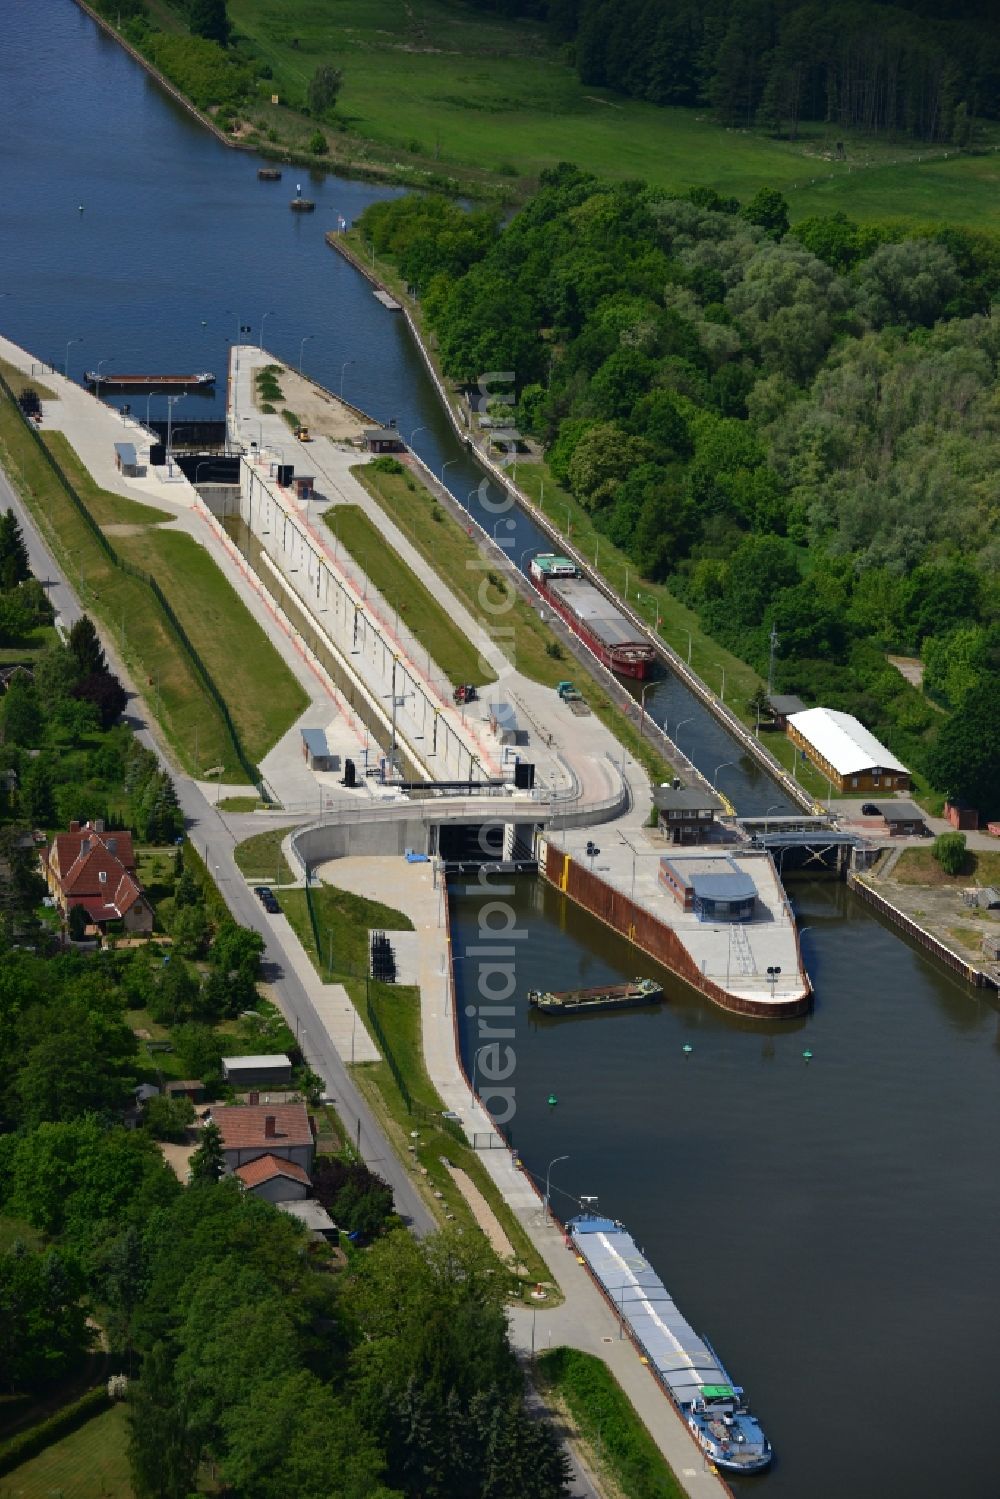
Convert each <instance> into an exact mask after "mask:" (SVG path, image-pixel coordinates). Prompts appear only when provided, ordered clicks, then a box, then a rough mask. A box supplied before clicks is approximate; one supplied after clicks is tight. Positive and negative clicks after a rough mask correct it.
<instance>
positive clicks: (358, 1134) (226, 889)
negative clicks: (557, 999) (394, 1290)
mask: <svg viewBox="0 0 1000 1499" xmlns="http://www.w3.org/2000/svg"><path fill="white" fill-rule="evenodd" d="M0 505H2V507H3V509H5V510H6V509H7V508H8V507H9V508H10V509H12V510H13V511H14V514H15V515H16V516H17V518H18V520H19V522H20V525H21V530H22V532H23V533H24V540H25V544H26V545H27V548H28V556H29V559H30V562H31V570H32V572H33V573H34V575H35V577H36V578H38V580H39V581H40V582H41V583H43V584H44V585H45V587H46V589H47V590H48V594H49V598H50V599H51V601H52V606H53V608H54V609H55V611H56V614H57V615H58V616H59V617H60V619H61V621H62V623H63V624H64V625H65V626H66V628H67V629H69V627H70V626H71V625H72V624H73V623H74V621H76V620H77V619H79V617H80V615H81V614H82V613H83V610H82V609H81V607H80V603H79V601H78V599H77V597H76V595H75V594H74V593H73V591H72V589H71V588H70V587H69V584H68V583H67V581H66V578H65V576H64V574H63V573H62V572H61V571H60V569H59V567H58V566H57V564H56V561H55V559H54V558H53V556H52V553H51V552H50V550H49V548H48V546H47V545H46V543H45V542H44V540H43V539H42V537H41V535H40V533H39V531H38V529H37V527H36V526H35V523H34V520H33V518H32V516H31V514H30V512H29V511H27V510H26V509H25V507H24V505H23V504H22V503H21V501H20V499H19V498H18V496H17V495H16V493H15V492H14V490H13V488H12V486H11V484H10V482H9V480H8V479H7V476H6V474H5V473H4V472H3V470H2V469H0ZM95 623H96V621H95ZM102 643H103V645H104V650H105V654H106V655H107V658H108V662H109V665H111V667H112V668H113V670H114V671H115V672H116V673H117V675H118V676H119V677H120V679H121V681H122V682H123V683H124V685H125V686H126V687H127V688H128V689H129V691H130V692H131V693H132V697H131V699H130V702H129V710H128V713H127V714H126V722H127V723H128V724H129V727H130V728H131V729H132V730H133V731H134V732H135V734H136V735H137V737H138V738H139V740H140V741H141V742H142V743H143V744H144V745H146V747H147V748H148V749H151V750H152V751H153V752H154V753H155V754H156V755H157V756H158V758H159V759H160V761H161V763H162V764H163V765H164V767H165V768H166V769H167V770H168V771H169V772H170V774H171V775H172V776H173V779H174V784H175V786H176V788H177V796H178V799H179V801H180V805H181V809H182V810H183V812H184V817H185V821H186V823H187V832H188V836H189V837H190V839H191V842H192V843H193V844H194V846H195V848H196V849H197V851H198V853H199V854H201V856H202V857H203V858H204V860H205V863H206V864H207V866H208V868H209V870H210V871H211V873H212V874H213V876H214V878H215V881H216V884H217V885H218V887H219V890H220V892H221V894H222V897H223V899H224V900H225V902H226V904H227V905H228V907H229V909H230V911H231V912H232V914H233V917H234V919H235V920H236V921H238V922H239V923H240V925H241V926H247V927H252V928H253V929H254V931H257V932H259V933H260V935H261V936H262V937H263V938H264V941H265V943H266V947H265V951H264V958H263V965H262V977H263V979H264V980H265V982H266V983H268V984H269V985H270V986H271V989H272V992H273V993H274V995H275V998H276V999H277V1001H278V1004H279V1005H280V1007H281V1010H282V1012H283V1014H284V1016H285V1019H286V1020H287V1021H288V1023H289V1025H290V1026H291V1027H292V1029H293V1030H296V1031H297V1032H302V1031H304V1032H305V1033H306V1036H307V1038H308V1047H307V1048H304V1049H305V1050H307V1053H308V1055H307V1060H308V1063H309V1065H310V1067H311V1068H312V1069H313V1071H314V1072H316V1073H318V1074H319V1076H320V1077H322V1078H323V1079H324V1081H325V1082H326V1090H327V1094H328V1095H329V1097H330V1098H331V1099H332V1100H333V1101H334V1104H335V1106H336V1109H337V1112H338V1114H339V1115H340V1118H341V1119H342V1121H343V1123H344V1127H345V1128H346V1129H347V1130H348V1131H349V1132H350V1134H351V1138H352V1139H353V1140H354V1142H355V1144H356V1145H358V1146H359V1148H360V1151H361V1154H362V1156H363V1158H364V1160H365V1162H366V1163H367V1164H368V1165H369V1166H370V1167H371V1169H372V1170H373V1171H377V1172H378V1174H379V1175H380V1176H381V1177H383V1178H384V1179H385V1180H386V1181H387V1182H388V1183H389V1185H390V1186H391V1187H392V1190H393V1195H394V1197H395V1201H396V1211H397V1212H398V1213H399V1215H400V1217H401V1218H402V1219H403V1221H404V1222H405V1223H407V1224H408V1225H409V1226H410V1227H411V1228H412V1229H413V1231H414V1233H416V1234H417V1235H420V1236H422V1235H424V1234H428V1233H431V1232H433V1230H434V1229H435V1227H436V1225H435V1222H434V1219H433V1217H432V1215H431V1213H430V1210H429V1209H428V1208H427V1207H425V1205H424V1203H423V1201H422V1199H421V1198H420V1195H419V1194H418V1192H417V1190H416V1188H415V1187H414V1185H413V1183H412V1181H411V1180H410V1178H409V1176H408V1174H407V1172H406V1169H405V1167H404V1166H403V1164H402V1163H401V1161H400V1160H399V1158H398V1157H397V1156H396V1154H395V1152H394V1151H393V1149H392V1147H391V1145H390V1144H389V1141H388V1139H387V1138H386V1136H385V1134H384V1133H383V1131H382V1129H381V1127H380V1125H379V1124H378V1122H377V1121H376V1119H375V1116H374V1114H373V1113H372V1111H371V1109H370V1108H369V1107H368V1104H367V1103H366V1102H365V1100H364V1098H363V1097H362V1096H361V1094H360V1092H359V1091H358V1089H357V1087H356V1086H355V1084H354V1082H353V1081H352V1080H351V1078H350V1077H349V1075H348V1073H347V1069H346V1068H345V1066H344V1064H343V1062H342V1061H341V1059H340V1057H339V1055H338V1053H337V1051H336V1049H335V1047H334V1045H333V1043H332V1041H330V1039H329V1037H328V1036H327V1033H326V1031H325V1029H324V1027H323V1024H322V1022H321V1021H320V1018H319V1016H318V1014H317V1013H316V1010H315V1008H314V1007H313V1004H312V1001H311V1000H310V998H309V995H308V994H307V992H306V990H305V988H304V987H303V985H302V983H301V982H300V980H299V978H298V977H297V975H296V973H295V970H294V969H293V967H292V965H291V963H290V962H289V961H288V957H287V954H286V953H285V951H284V948H283V946H282V943H281V940H280V938H279V937H278V936H277V935H276V933H275V932H274V931H273V930H272V929H271V928H270V927H269V925H268V924H267V922H266V920H265V918H264V913H263V911H262V909H261V907H260V904H259V902H258V900H257V898H256V896H255V895H254V894H253V892H252V891H251V890H250V888H249V887H248V885H247V883H246V880H245V878H244V876H243V875H242V873H241V872H240V870H239V869H238V868H237V865H236V861H235V859H234V858H233V848H234V843H233V839H232V837H231V835H230V833H229V832H228V830H227V828H226V826H225V824H224V822H223V821H222V818H221V817H220V816H219V814H218V813H217V812H216V810H215V808H214V807H212V806H211V805H210V803H209V802H208V801H207V800H206V799H205V797H204V796H203V795H202V793H201V791H200V789H199V788H198V786H197V785H196V784H195V782H194V781H192V780H190V779H189V778H188V777H187V776H185V775H181V774H180V773H179V772H178V771H177V770H176V769H175V767H174V766H173V764H172V763H171V762H170V761H169V760H168V758H167V756H166V754H165V752H164V749H163V746H162V745H161V744H160V742H159V740H158V739H157V737H156V736H155V734H154V733H153V732H152V729H151V727H150V723H149V719H148V717H147V715H146V711H145V704H144V702H143V700H142V698H141V697H140V696H139V695H138V694H137V693H136V691H135V687H134V685H133V683H132V682H131V681H130V679H129V676H128V673H127V672H126V670H125V667H124V665H123V663H122V661H121V659H120V657H119V656H118V654H117V652H116V650H115V649H114V646H113V643H112V642H111V641H110V640H109V639H108V638H107V636H106V635H104V634H103V633H102Z"/></svg>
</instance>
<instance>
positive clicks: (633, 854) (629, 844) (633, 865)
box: [618, 833, 635, 903]
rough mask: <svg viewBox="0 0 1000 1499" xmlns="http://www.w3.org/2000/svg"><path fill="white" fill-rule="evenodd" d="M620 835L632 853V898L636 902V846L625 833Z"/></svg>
mask: <svg viewBox="0 0 1000 1499" xmlns="http://www.w3.org/2000/svg"><path fill="white" fill-rule="evenodd" d="M618 836H619V838H620V839H621V841H622V842H623V843H624V845H625V847H626V848H627V849H628V851H629V853H630V854H631V855H632V895H631V899H632V901H633V903H634V901H635V848H634V847H633V845H632V844H631V843H629V841H628V839H627V838H626V837H625V834H624V833H619V834H618Z"/></svg>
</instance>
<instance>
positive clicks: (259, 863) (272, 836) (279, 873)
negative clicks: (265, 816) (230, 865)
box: [233, 828, 293, 885]
mask: <svg viewBox="0 0 1000 1499" xmlns="http://www.w3.org/2000/svg"><path fill="white" fill-rule="evenodd" d="M287 832H288V829H287V828H268V830H267V832H266V833H255V834H254V835H253V837H252V838H244V840H243V842H242V843H238V844H237V845H236V847H235V849H234V850H233V857H234V859H235V860H236V863H237V866H238V867H239V868H240V869H241V870H242V872H243V873H244V874H245V875H246V877H247V879H248V880H260V881H262V882H264V883H268V882H270V883H273V884H276V885H285V884H290V883H291V881H292V878H293V876H292V871H291V870H290V869H289V867H288V862H287V860H286V859H285V856H284V854H283V853H282V852H281V845H282V843H283V842H284V841H285V836H286V834H287Z"/></svg>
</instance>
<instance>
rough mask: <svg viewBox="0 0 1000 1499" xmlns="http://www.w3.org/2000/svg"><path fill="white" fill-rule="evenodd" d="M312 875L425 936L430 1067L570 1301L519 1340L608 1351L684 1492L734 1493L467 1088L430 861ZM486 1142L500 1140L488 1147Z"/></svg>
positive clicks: (525, 1317)
mask: <svg viewBox="0 0 1000 1499" xmlns="http://www.w3.org/2000/svg"><path fill="white" fill-rule="evenodd" d="M316 873H317V875H318V876H319V878H320V879H322V880H324V881H326V882H327V883H329V884H332V885H336V886H337V887H338V888H340V889H342V890H350V891H352V892H353V893H355V894H357V895H365V896H368V897H370V898H375V899H378V900H382V901H385V902H386V904H387V905H390V906H393V907H395V909H396V910H399V911H402V912H404V913H405V914H406V915H407V916H409V918H410V920H411V921H412V922H413V924H414V927H415V928H416V930H417V931H418V932H419V933H420V934H421V943H420V977H419V982H420V998H421V1006H420V1014H421V1036H422V1040H423V1047H424V1060H425V1063H426V1066H427V1071H428V1073H429V1074H430V1077H431V1081H432V1082H433V1083H434V1086H435V1087H436V1089H437V1091H438V1093H439V1094H440V1096H441V1099H442V1101H443V1103H444V1106H445V1108H446V1109H450V1110H453V1111H454V1112H455V1113H457V1114H458V1115H459V1116H460V1118H461V1120H462V1127H463V1129H464V1130H465V1133H466V1135H467V1136H468V1138H469V1140H470V1141H472V1142H473V1143H474V1144H475V1143H476V1142H480V1148H478V1149H477V1154H478V1156H479V1159H480V1161H481V1162H482V1164H483V1166H484V1168H485V1169H486V1171H487V1172H488V1173H489V1175H490V1176H491V1178H492V1179H493V1181H494V1183H495V1184H496V1186H497V1188H498V1189H499V1191H500V1192H501V1193H502V1195H503V1197H504V1198H505V1200H506V1201H507V1203H508V1204H509V1206H510V1208H511V1210H512V1212H513V1213H514V1215H515V1217H516V1218H517V1219H518V1221H519V1223H520V1224H521V1227H522V1228H523V1229H524V1231H525V1233H526V1234H527V1235H528V1237H529V1238H530V1239H531V1241H532V1243H533V1244H534V1246H535V1248H536V1249H537V1250H538V1252H539V1253H540V1254H541V1256H542V1258H543V1259H544V1260H545V1263H546V1264H547V1265H548V1267H549V1270H550V1272H551V1275H552V1279H553V1280H554V1281H556V1282H557V1283H558V1285H559V1287H560V1290H561V1291H562V1292H563V1294H564V1296H565V1302H564V1304H563V1305H562V1306H560V1307H556V1308H553V1309H551V1310H550V1309H548V1308H547V1307H546V1306H545V1304H544V1303H543V1304H542V1306H540V1307H536V1306H533V1307H516V1308H514V1309H513V1311H512V1313H511V1318H510V1321H511V1333H512V1337H513V1339H514V1343H515V1346H516V1347H518V1348H519V1349H520V1350H521V1351H522V1352H527V1353H529V1354H530V1352H531V1350H532V1346H533V1347H534V1349H535V1350H538V1349H541V1348H544V1347H547V1346H549V1345H550V1344H551V1345H552V1346H555V1345H558V1344H560V1343H566V1344H569V1345H570V1346H571V1347H576V1348H582V1349H584V1350H585V1351H586V1352H588V1353H593V1354H595V1355H596V1356H597V1357H599V1358H601V1359H603V1360H604V1362H605V1363H606V1364H607V1365H608V1367H609V1368H610V1369H611V1370H612V1372H613V1373H614V1375H615V1377H616V1379H617V1380H618V1382H619V1383H620V1384H621V1386H622V1388H623V1389H624V1390H625V1392H626V1394H627V1395H628V1397H629V1399H630V1400H631V1401H632V1403H633V1405H634V1406H635V1407H636V1409H637V1411H638V1412H639V1414H640V1416H641V1417H642V1419H643V1421H644V1422H645V1424H646V1426H647V1427H648V1429H649V1432H650V1435H651V1436H652V1438H653V1440H654V1441H655V1442H656V1444H657V1446H658V1447H659V1448H660V1450H661V1452H662V1453H663V1455H664V1457H665V1458H666V1459H667V1461H668V1462H669V1463H670V1466H671V1467H672V1468H673V1470H674V1472H675V1473H676V1475H677V1477H678V1479H679V1480H680V1481H681V1483H682V1484H683V1486H684V1488H685V1489H686V1490H687V1492H688V1493H689V1494H691V1495H693V1496H696V1499H700V1496H702V1495H704V1496H705V1499H708V1496H710V1495H712V1496H718V1495H723V1494H726V1493H729V1489H728V1486H727V1485H726V1484H725V1483H724V1482H723V1481H722V1479H721V1478H720V1477H719V1476H718V1475H717V1474H714V1473H712V1472H710V1471H708V1469H707V1468H706V1466H705V1463H704V1460H703V1457H702V1454H701V1450H700V1448H698V1447H697V1446H696V1445H695V1443H694V1440H693V1438H692V1437H691V1436H689V1434H688V1431H687V1428H686V1427H685V1426H684V1423H683V1422H682V1421H681V1419H680V1417H679V1415H678V1414H677V1412H676V1410H675V1409H674V1407H673V1406H672V1405H671V1403H670V1401H669V1400H668V1399H667V1397H666V1395H664V1393H663V1392H662V1390H661V1389H660V1387H659V1385H658V1384H657V1383H656V1381H655V1380H654V1379H653V1377H652V1376H651V1375H650V1374H649V1372H648V1370H647V1368H646V1367H645V1366H644V1365H643V1364H641V1363H640V1361H639V1355H638V1353H637V1352H636V1351H635V1349H634V1348H633V1346H632V1344H631V1343H630V1342H629V1341H628V1340H627V1339H622V1338H619V1329H618V1323H617V1319H616V1318H615V1316H614V1314H613V1313H612V1311H611V1309H610V1308H609V1306H608V1305H607V1303H606V1302H605V1300H604V1298H603V1296H602V1295H601V1294H600V1292H599V1291H598V1290H597V1289H596V1287H595V1286H594V1284H593V1282H592V1280H591V1279H590V1276H589V1275H588V1273H587V1272H586V1270H585V1269H584V1268H583V1266H582V1265H580V1264H579V1263H578V1262H577V1259H576V1256H575V1255H574V1254H572V1253H571V1252H570V1251H569V1250H568V1249H567V1248H566V1246H565V1244H564V1240H563V1235H562V1233H561V1231H560V1230H559V1229H558V1228H557V1227H555V1226H554V1225H552V1224H547V1223H546V1222H545V1219H544V1212H543V1206H542V1201H541V1198H540V1196H539V1192H538V1187H537V1184H534V1183H532V1181H531V1179H530V1177H529V1176H528V1175H527V1173H526V1172H525V1171H524V1169H523V1168H522V1167H520V1166H519V1165H517V1164H515V1161H514V1159H513V1158H512V1155H511V1152H510V1150H508V1149H507V1148H506V1145H505V1144H504V1142H503V1141H502V1140H501V1139H500V1137H499V1136H498V1135H497V1133H496V1130H495V1129H494V1127H493V1122H492V1120H491V1118H490V1116H489V1114H488V1113H487V1112H486V1110H485V1109H484V1108H483V1107H482V1105H481V1104H480V1103H479V1102H478V1100H476V1099H474V1097H473V1095H472V1093H471V1090H470V1088H469V1084H468V1082H467V1080H466V1078H465V1075H464V1073H463V1072H462V1069H461V1067H460V1066H459V1063H458V1058H457V1054H456V1028H455V1023H454V1016H453V1015H452V990H451V976H450V967H449V965H450V955H449V945H450V938H449V934H448V929H447V925H446V919H445V906H444V894H443V890H442V888H441V885H440V882H439V880H438V877H437V875H436V872H435V869H434V866H433V865H432V864H430V863H427V864H407V862H406V861H405V859H400V858H366V859H362V858H347V859H336V860H332V861H331V862H329V863H327V864H323V865H321V866H320V867H319V869H318V870H317V871H316ZM515 1077H516V1074H515ZM487 1142H491V1143H492V1145H493V1147H495V1148H488V1146H487Z"/></svg>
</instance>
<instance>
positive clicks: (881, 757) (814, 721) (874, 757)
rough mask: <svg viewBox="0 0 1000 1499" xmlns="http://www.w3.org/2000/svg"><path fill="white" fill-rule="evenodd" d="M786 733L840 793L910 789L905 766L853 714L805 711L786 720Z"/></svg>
mask: <svg viewBox="0 0 1000 1499" xmlns="http://www.w3.org/2000/svg"><path fill="white" fill-rule="evenodd" d="M787 732H788V737H789V739H790V740H791V741H792V743H793V744H794V745H796V746H797V747H798V748H799V749H800V750H801V751H802V753H803V754H804V755H806V756H807V757H808V759H810V760H811V761H812V763H813V764H814V765H815V766H816V768H817V769H818V770H819V771H821V772H822V774H823V775H825V776H826V777H828V779H829V780H830V782H831V784H832V785H833V786H835V787H836V788H837V790H838V791H840V792H841V793H847V794H850V793H851V792H855V791H858V792H864V791H908V790H909V789H910V772H909V771H908V770H907V768H906V766H905V765H903V764H902V763H901V761H899V760H897V759H896V757H895V755H894V754H892V752H891V751H890V750H888V749H886V747H885V745H884V744H881V743H880V742H879V740H877V739H876V738H875V735H874V734H871V733H869V731H868V730H867V729H866V728H865V726H864V724H863V723H861V722H860V720H858V719H857V718H855V717H854V715H853V713H837V712H835V711H834V709H833V708H807V709H806V711H805V712H804V713H793V714H792V715H791V716H790V717H789V719H788V731H787Z"/></svg>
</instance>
